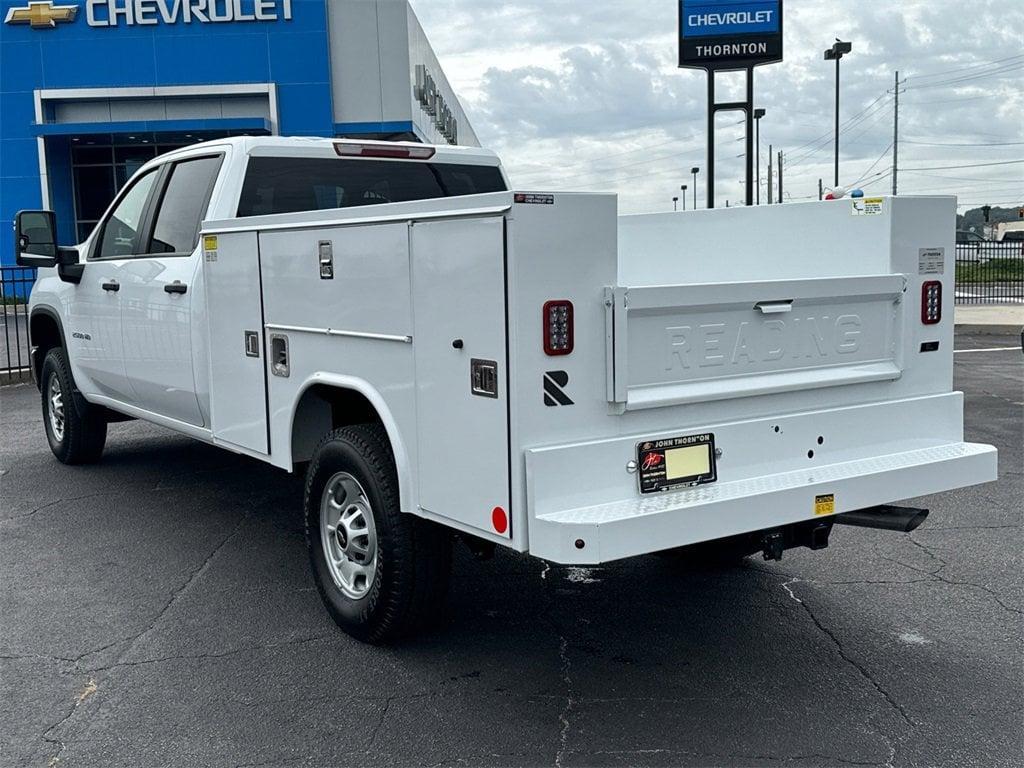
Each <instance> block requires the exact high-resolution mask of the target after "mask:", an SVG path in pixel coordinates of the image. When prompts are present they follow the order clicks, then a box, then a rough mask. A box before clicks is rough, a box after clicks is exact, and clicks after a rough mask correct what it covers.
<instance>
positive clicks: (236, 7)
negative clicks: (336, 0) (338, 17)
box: [85, 0, 292, 27]
mask: <svg viewBox="0 0 1024 768" xmlns="http://www.w3.org/2000/svg"><path fill="white" fill-rule="evenodd" d="M291 18H292V0H87V1H86V4H85V20H86V23H87V24H88V25H89V26H90V27H118V26H121V25H124V26H126V27H130V26H135V25H143V26H144V25H153V24H159V23H161V22H162V23H164V24H176V23H178V22H181V23H182V24H191V23H192V22H193V21H196V22H199V23H200V24H208V23H219V22H228V21H277V20H278V19H284V20H285V21H290V20H291Z"/></svg>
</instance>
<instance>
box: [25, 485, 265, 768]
mask: <svg viewBox="0 0 1024 768" xmlns="http://www.w3.org/2000/svg"><path fill="white" fill-rule="evenodd" d="M94 495H103V494H94ZM247 519H248V513H245V514H243V515H242V516H241V517H240V518H239V520H238V522H237V523H236V524H235V526H234V528H232V529H231V532H230V533H228V534H227V536H225V537H224V538H223V539H222V540H221V541H220V542H219V543H218V544H217V546H215V547H214V548H213V550H212V551H211V552H210V554H209V555H207V557H206V558H205V559H204V560H203V562H202V563H201V564H200V565H199V566H198V567H197V568H194V569H193V570H192V572H191V573H190V574H189V577H188V578H187V579H186V580H185V581H184V582H183V583H182V584H181V586H179V587H178V588H177V589H175V590H174V591H173V592H172V593H171V596H170V598H169V599H168V601H167V602H166V603H165V604H164V606H163V607H162V608H161V609H160V610H159V611H158V612H157V614H156V616H154V617H153V619H152V621H150V622H149V624H148V626H147V627H146V628H145V629H143V630H142V631H141V632H138V633H136V634H135V635H133V636H129V637H127V638H122V639H121V640H118V641H115V642H113V643H110V644H108V645H107V646H105V647H107V648H109V647H112V646H113V645H116V644H117V643H119V642H125V641H126V640H128V641H130V642H129V643H128V646H127V647H126V648H125V649H124V650H123V651H121V653H120V654H118V656H117V662H116V663H115V664H113V665H110V667H109V668H110V669H113V668H115V667H117V666H119V665H122V663H123V662H124V657H125V656H127V655H128V654H129V653H130V652H131V650H132V648H134V647H135V646H136V645H137V644H138V643H139V641H141V640H142V639H143V638H144V637H146V635H148V634H149V633H150V632H151V631H152V630H153V629H154V628H155V627H156V625H157V624H158V623H159V621H160V619H161V618H163V616H164V615H165V614H166V613H167V611H169V610H170V609H171V607H173V606H174V604H175V603H176V602H177V601H178V600H179V599H180V598H181V596H182V595H184V594H185V593H186V592H187V591H188V590H189V589H190V588H191V586H192V585H193V584H195V583H196V581H197V580H198V579H199V578H200V577H201V576H202V575H203V574H204V573H205V572H206V570H207V569H208V568H209V567H210V563H212V562H213V560H214V558H216V556H217V555H218V554H219V553H220V551H221V550H222V549H223V548H224V547H225V546H227V544H228V542H230V541H231V540H232V539H233V538H234V537H235V536H236V535H237V534H238V532H239V531H241V530H242V526H243V524H244V523H245V522H246V520H247ZM86 655H88V654H86ZM81 658H84V656H83V657H81ZM99 670H100V668H97V669H96V670H92V671H99ZM89 679H90V683H91V684H92V685H94V686H97V687H98V685H99V684H100V683H102V682H103V681H104V680H105V678H103V677H100V678H98V679H94V678H93V677H91V676H90V678H89ZM85 698H87V697H79V699H78V701H76V702H75V704H74V705H73V706H72V707H71V709H70V711H69V712H68V713H67V715H65V716H64V717H63V718H61V719H60V720H58V721H57V722H56V723H54V724H53V725H51V726H50V727H48V728H47V729H46V730H45V731H44V732H43V736H42V738H43V740H44V741H46V742H47V743H49V744H53V745H55V746H56V747H57V751H56V752H55V753H54V754H53V755H51V757H50V762H49V768H53V766H56V765H57V763H58V762H60V757H61V755H62V754H63V753H64V750H65V749H67V744H66V743H65V742H64V741H63V740H61V739H60V738H51V737H50V736H49V734H50V733H52V732H53V731H55V730H56V729H58V728H59V727H61V726H62V725H64V724H65V723H66V722H67V721H68V720H70V719H71V717H72V716H74V714H75V712H77V711H78V708H79V707H80V706H81V704H82V702H83V701H84V700H85Z"/></svg>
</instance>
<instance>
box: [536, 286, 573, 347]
mask: <svg viewBox="0 0 1024 768" xmlns="http://www.w3.org/2000/svg"><path fill="white" fill-rule="evenodd" d="M543 323H544V353H545V354H547V355H553V356H554V355H568V354H569V353H570V352H572V347H573V329H572V325H573V323H572V302H571V301H567V300H564V299H563V300H559V301H548V302H545V303H544V318H543Z"/></svg>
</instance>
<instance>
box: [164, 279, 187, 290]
mask: <svg viewBox="0 0 1024 768" xmlns="http://www.w3.org/2000/svg"><path fill="white" fill-rule="evenodd" d="M164 290H165V291H166V292H167V293H185V292H186V291H187V290H188V286H187V285H185V284H184V283H183V282H181V281H180V280H175V281H174V282H173V283H167V285H165V286H164Z"/></svg>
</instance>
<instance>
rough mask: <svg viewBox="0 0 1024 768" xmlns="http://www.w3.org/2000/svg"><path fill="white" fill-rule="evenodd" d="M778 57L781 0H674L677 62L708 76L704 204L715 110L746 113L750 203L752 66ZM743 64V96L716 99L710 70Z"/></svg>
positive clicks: (711, 175) (711, 173) (711, 181)
mask: <svg viewBox="0 0 1024 768" xmlns="http://www.w3.org/2000/svg"><path fill="white" fill-rule="evenodd" d="M777 61H782V0H679V66H680V67H681V68H687V69H703V70H704V71H705V72H706V73H707V79H708V138H707V142H708V167H707V180H708V193H707V197H708V203H707V205H708V208H714V207H715V115H716V114H717V113H718V112H721V111H728V110H743V111H744V112H745V113H746V131H747V142H746V147H747V149H746V161H747V162H746V169H747V185H746V193H747V194H746V202H747V205H753V204H754V173H753V169H754V131H753V123H754V67H757V66H760V65H761V64H771V63H774V62H777ZM738 70H746V73H747V93H746V99H745V100H744V101H731V102H724V103H721V104H719V103H716V101H715V73H717V72H729V71H738Z"/></svg>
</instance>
